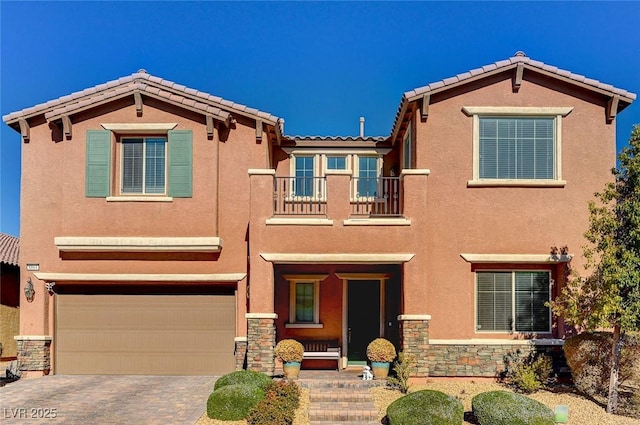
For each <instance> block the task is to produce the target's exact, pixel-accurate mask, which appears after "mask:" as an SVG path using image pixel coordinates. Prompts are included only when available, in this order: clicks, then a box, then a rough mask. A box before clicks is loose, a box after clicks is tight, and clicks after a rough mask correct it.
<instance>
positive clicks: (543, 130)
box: [479, 117, 555, 180]
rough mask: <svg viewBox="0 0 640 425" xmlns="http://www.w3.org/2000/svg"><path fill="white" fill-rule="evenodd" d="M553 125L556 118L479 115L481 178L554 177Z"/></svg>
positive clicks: (547, 178) (548, 178) (549, 178)
mask: <svg viewBox="0 0 640 425" xmlns="http://www.w3.org/2000/svg"><path fill="white" fill-rule="evenodd" d="M554 127H555V120H554V118H535V117H529V118H505V117H480V158H479V161H480V164H479V167H480V170H479V171H480V175H479V177H480V179H546V180H551V179H553V178H554V164H555V160H554V134H555V130H554Z"/></svg>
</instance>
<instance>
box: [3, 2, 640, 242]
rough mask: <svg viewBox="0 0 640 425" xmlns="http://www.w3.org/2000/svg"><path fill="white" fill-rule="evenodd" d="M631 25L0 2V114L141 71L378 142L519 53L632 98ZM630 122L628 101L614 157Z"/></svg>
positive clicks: (639, 65) (461, 6)
mask: <svg viewBox="0 0 640 425" xmlns="http://www.w3.org/2000/svg"><path fill="white" fill-rule="evenodd" d="M638 16H640V2H533V3H530V2H473V3H467V2H407V3H396V2H393V3H391V2H388V3H387V2H348V3H341V2H322V3H311V2H286V3H277V2H257V3H241V2H204V1H201V2H151V1H148V2H89V1H87V2H11V1H0V27H1V29H0V37H1V39H0V53H1V54H0V108H1V114H2V115H6V114H8V113H10V112H13V111H17V110H20V109H23V108H26V107H30V106H33V105H35V104H38V103H41V102H46V101H48V100H51V99H54V98H57V97H60V96H63V95H66V94H69V93H72V92H75V91H78V90H82V89H84V88H87V87H92V86H94V85H97V84H100V83H103V82H105V81H109V80H113V79H116V78H119V77H121V76H125V75H129V74H131V73H133V72H135V71H137V70H138V69H140V68H144V69H146V70H147V71H148V72H149V73H151V74H153V75H156V76H159V77H162V78H166V79H168V80H172V81H175V82H179V83H180V84H184V85H186V86H188V87H193V88H196V89H199V90H202V91H205V92H208V93H212V94H215V95H217V96H221V97H223V98H226V99H229V100H232V101H235V102H238V103H243V104H246V105H249V106H251V107H254V108H258V109H261V110H264V111H267V112H270V113H272V114H274V115H277V116H279V117H283V118H285V120H286V124H285V133H286V134H303V135H312V134H313V135H316V134H320V135H356V134H357V133H358V117H360V116H365V117H366V134H367V135H388V134H389V132H390V130H391V125H392V121H393V119H394V116H395V112H396V109H397V107H398V104H399V101H400V98H401V95H402V93H403V92H404V91H407V90H410V89H412V88H415V87H420V86H423V85H426V84H428V83H430V82H433V81H437V80H440V79H443V78H446V77H450V76H453V75H455V74H458V73H461V72H464V71H467V70H470V69H473V68H477V67H479V66H482V65H486V64H489V63H492V62H494V61H497V60H501V59H505V58H508V57H510V56H512V55H513V54H514V53H515V52H516V51H518V50H523V51H524V52H526V54H527V56H530V57H532V58H534V59H537V60H540V61H542V62H545V63H548V64H552V65H555V66H558V67H560V68H563V69H568V70H570V71H572V72H575V73H579V74H583V75H586V76H588V77H590V78H595V79H597V80H600V81H603V82H606V83H609V84H613V85H614V86H616V87H620V88H624V89H627V90H629V91H632V92H634V93H637V94H639V93H640V26H639V25H638ZM634 123H640V100H639V101H636V102H635V103H634V104H633V105H632V106H631V107H629V108H627V109H626V110H625V111H624V112H623V113H622V114H621V115H620V116H619V118H618V122H617V129H618V140H617V142H618V149H620V148H621V147H622V146H623V145H624V144H625V143H626V141H627V139H628V137H629V134H630V131H631V126H632V124H634ZM1 127H2V129H1V139H0V179H1V180H0V206H1V209H0V214H1V215H0V232H4V233H9V234H12V235H16V236H18V235H19V186H20V146H21V142H20V137H19V135H18V133H16V132H14V131H13V130H11V129H10V128H9V127H7V126H6V125H4V123H2V126H1ZM43 160H46V158H43ZM25 184H28V182H25ZM79 184H81V182H79Z"/></svg>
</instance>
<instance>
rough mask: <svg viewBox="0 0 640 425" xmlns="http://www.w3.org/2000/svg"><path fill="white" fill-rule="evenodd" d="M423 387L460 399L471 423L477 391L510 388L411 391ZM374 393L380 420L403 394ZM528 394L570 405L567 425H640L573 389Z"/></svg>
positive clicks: (461, 385)
mask: <svg viewBox="0 0 640 425" xmlns="http://www.w3.org/2000/svg"><path fill="white" fill-rule="evenodd" d="M422 389H432V390H438V391H442V392H444V393H447V394H449V395H452V396H454V397H456V398H458V399H459V400H460V401H461V402H462V404H463V405H464V410H465V422H464V423H465V424H475V422H471V417H470V415H469V414H468V412H471V399H472V398H473V397H474V396H475V395H476V394H480V393H482V392H485V391H495V390H507V391H509V389H508V388H506V387H505V386H504V385H500V384H498V383H497V382H492V381H481V382H477V381H461V380H437V381H427V382H426V383H424V384H420V385H416V386H413V387H411V391H417V390H422ZM371 393H372V395H373V398H374V402H375V405H376V407H377V408H378V409H379V410H380V416H379V418H380V420H382V418H383V417H384V416H385V412H386V410H387V406H389V404H391V402H393V401H394V400H396V399H398V398H400V397H401V396H402V394H401V393H400V392H398V391H393V390H389V389H386V388H372V389H371ZM529 397H531V398H532V399H534V400H537V401H539V402H541V403H542V404H544V405H546V406H548V407H549V408H550V409H551V410H554V408H555V406H558V405H567V406H569V421H568V422H567V425H640V419H634V418H630V417H626V416H619V415H608V414H607V413H606V412H605V410H604V408H603V407H602V406H600V405H598V404H597V403H595V402H593V401H591V400H588V399H586V398H584V397H581V396H579V395H576V394H574V393H571V392H564V393H563V392H550V391H539V392H537V393H535V394H531V395H529Z"/></svg>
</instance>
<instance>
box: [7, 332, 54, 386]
mask: <svg viewBox="0 0 640 425" xmlns="http://www.w3.org/2000/svg"><path fill="white" fill-rule="evenodd" d="M13 338H14V339H15V340H16V346H17V351H18V369H19V370H20V373H21V376H22V377H23V378H29V377H36V376H42V375H48V374H49V372H50V371H51V340H52V338H51V337H50V336H48V335H18V336H14V337H13Z"/></svg>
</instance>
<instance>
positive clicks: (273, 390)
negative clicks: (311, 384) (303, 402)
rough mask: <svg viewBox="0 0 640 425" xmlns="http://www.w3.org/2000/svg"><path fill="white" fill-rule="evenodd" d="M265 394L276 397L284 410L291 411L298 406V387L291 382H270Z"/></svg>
mask: <svg viewBox="0 0 640 425" xmlns="http://www.w3.org/2000/svg"><path fill="white" fill-rule="evenodd" d="M265 392H266V394H267V395H273V396H275V397H277V399H278V400H279V401H280V403H281V405H282V407H283V408H284V409H287V410H291V411H293V410H296V409H297V408H298V406H299V405H300V387H299V386H298V384H296V383H295V382H293V381H272V382H271V383H270V384H269V385H268V386H267V388H266V389H265Z"/></svg>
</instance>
